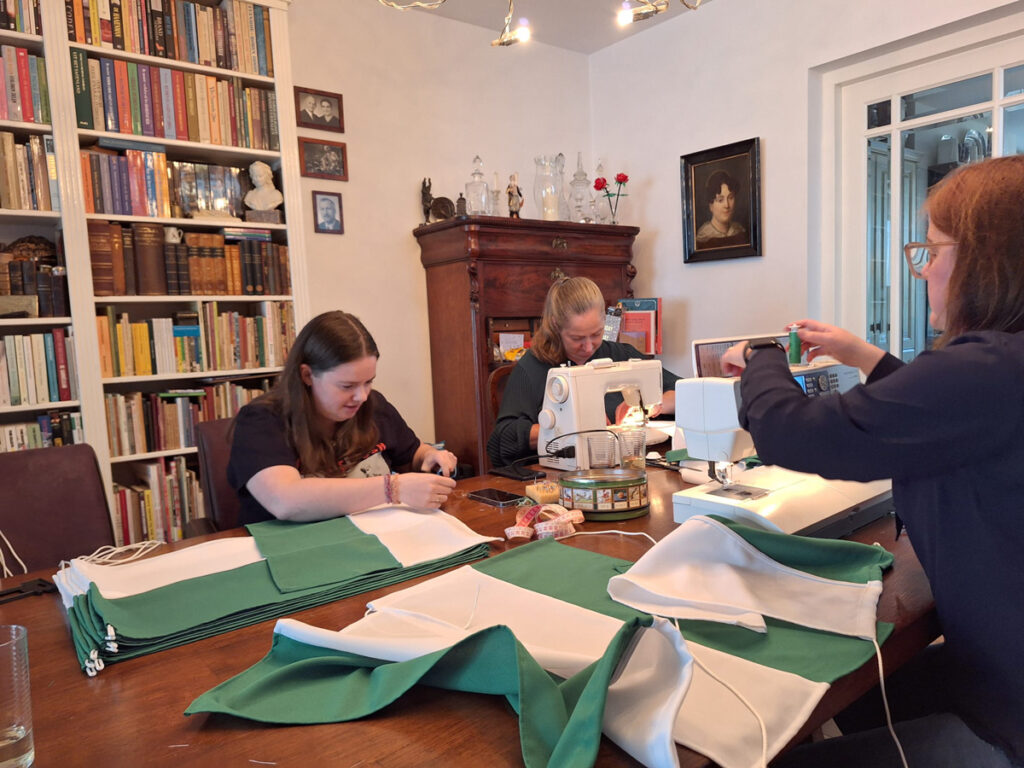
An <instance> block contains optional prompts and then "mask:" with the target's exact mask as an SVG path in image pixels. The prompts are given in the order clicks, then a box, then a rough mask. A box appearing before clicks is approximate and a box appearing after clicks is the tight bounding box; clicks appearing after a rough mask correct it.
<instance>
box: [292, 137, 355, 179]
mask: <svg viewBox="0 0 1024 768" xmlns="http://www.w3.org/2000/svg"><path fill="white" fill-rule="evenodd" d="M299 173H300V174H302V175H303V176H312V177H314V178H317V179H331V180H332V181H348V154H347V153H346V152H345V145H344V144H343V143H341V142H340V141H318V140H317V139H304V138H301V137H300V138H299Z"/></svg>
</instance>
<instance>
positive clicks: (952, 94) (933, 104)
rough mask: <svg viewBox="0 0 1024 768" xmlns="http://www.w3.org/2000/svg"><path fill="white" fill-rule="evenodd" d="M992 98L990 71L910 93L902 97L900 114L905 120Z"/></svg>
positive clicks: (979, 102)
mask: <svg viewBox="0 0 1024 768" xmlns="http://www.w3.org/2000/svg"><path fill="white" fill-rule="evenodd" d="M991 99H992V73H991V72H988V73H986V74H984V75H978V76H977V77H970V78H967V79H966V80H958V81H957V82H955V83H947V84H946V85H940V86H936V87H935V88H926V89H925V90H923V91H917V92H916V93H909V94H907V95H906V96H903V97H902V98H900V114H901V116H902V119H903V120H912V119H914V118H916V117H928V116H929V115H936V114H938V113H939V112H948V111H949V110H951V109H958V108H960V107H967V106H970V105H971V104H981V103H982V102H985V101H990V100H991Z"/></svg>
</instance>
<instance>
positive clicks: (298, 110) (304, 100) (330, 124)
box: [295, 85, 345, 133]
mask: <svg viewBox="0 0 1024 768" xmlns="http://www.w3.org/2000/svg"><path fill="white" fill-rule="evenodd" d="M295 122H296V123H297V124H298V126H299V128H316V129H317V130H318V131H334V132H335V133H344V132H345V112H344V110H343V109H342V103H341V94H340V93H331V92H330V91H317V90H315V89H313V88H302V87H301V86H298V85H296V86H295Z"/></svg>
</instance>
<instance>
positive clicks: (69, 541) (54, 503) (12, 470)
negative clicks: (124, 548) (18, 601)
mask: <svg viewBox="0 0 1024 768" xmlns="http://www.w3.org/2000/svg"><path fill="white" fill-rule="evenodd" d="M0 531H3V533H4V536H6V537H7V541H8V542H10V547H11V548H13V549H14V551H15V552H17V554H18V557H20V558H21V560H22V561H23V562H24V563H25V567H26V568H27V569H28V570H30V571H35V570H41V569H43V568H53V569H54V571H56V570H57V566H58V565H59V564H60V561H61V560H70V559H71V558H73V557H78V556H79V555H88V554H91V553H92V552H95V551H96V550H97V549H99V548H100V547H102V546H106V545H112V544H113V543H114V532H113V529H112V528H111V522H110V511H109V508H108V507H107V494H106V491H105V489H104V486H103V476H102V475H101V474H100V468H99V464H98V463H97V461H96V454H95V452H94V451H93V449H92V446H90V445H88V444H86V443H79V444H77V445H68V446H63V447H60V448H34V449H32V450H29V451H12V452H10V453H0ZM0 551H2V552H3V554H4V557H5V559H6V561H7V567H8V568H10V569H11V570H12V571H14V572H15V573H18V572H19V571H20V566H19V565H18V561H17V560H15V559H14V558H13V557H12V556H11V552H10V549H9V548H8V545H7V544H6V543H3V542H2V541H0Z"/></svg>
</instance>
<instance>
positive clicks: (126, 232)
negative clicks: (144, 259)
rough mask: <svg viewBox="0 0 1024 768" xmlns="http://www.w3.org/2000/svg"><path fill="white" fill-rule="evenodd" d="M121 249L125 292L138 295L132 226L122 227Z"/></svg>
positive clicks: (129, 294)
mask: <svg viewBox="0 0 1024 768" xmlns="http://www.w3.org/2000/svg"><path fill="white" fill-rule="evenodd" d="M122 159H123V158H122ZM126 162H127V161H126ZM121 249H122V254H123V257H124V284H125V285H124V290H125V294H126V295H128V296H136V295H137V294H138V292H139V291H138V287H137V286H138V281H137V278H136V276H135V238H134V236H133V234H132V228H131V227H127V226H126V227H122V228H121Z"/></svg>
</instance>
